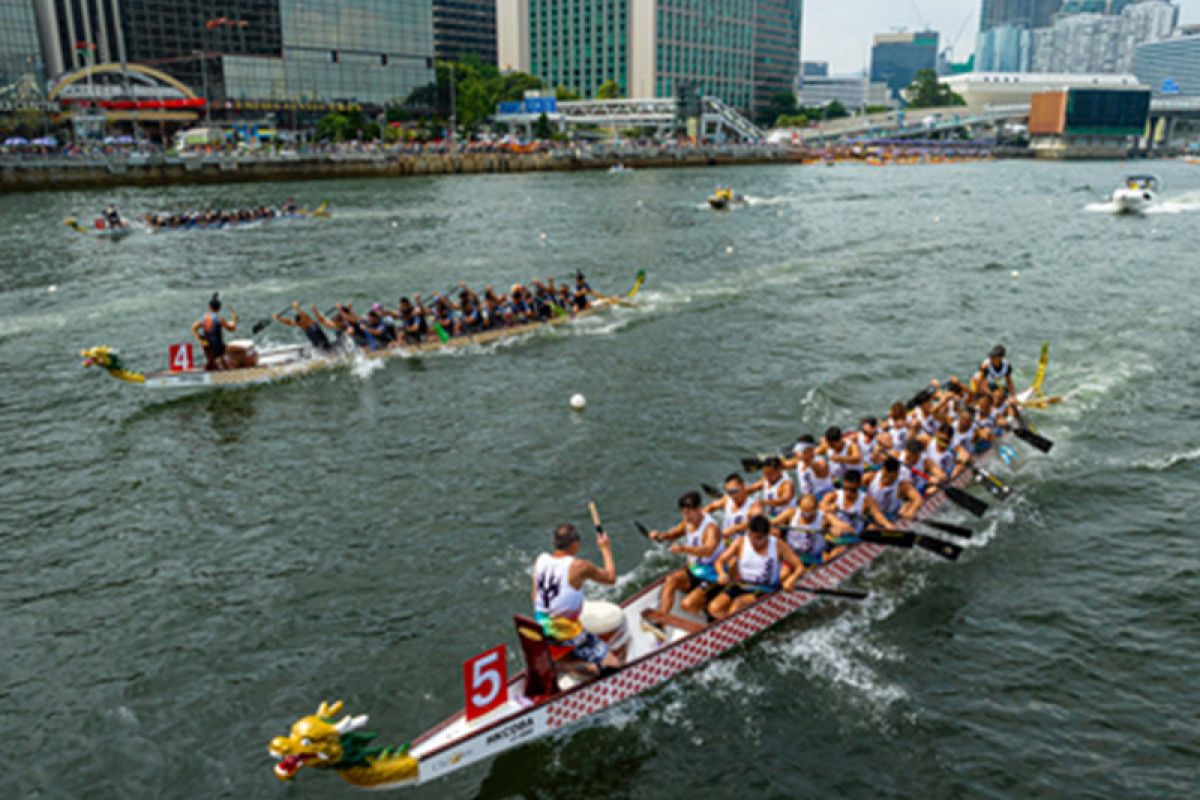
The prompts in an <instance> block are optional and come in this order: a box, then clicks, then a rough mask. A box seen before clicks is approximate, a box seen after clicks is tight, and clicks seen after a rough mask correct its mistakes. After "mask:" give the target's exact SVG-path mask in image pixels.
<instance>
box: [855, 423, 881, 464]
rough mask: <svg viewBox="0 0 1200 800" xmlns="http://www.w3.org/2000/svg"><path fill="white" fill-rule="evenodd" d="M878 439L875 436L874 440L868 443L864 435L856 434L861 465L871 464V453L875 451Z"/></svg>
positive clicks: (877, 436) (861, 433)
mask: <svg viewBox="0 0 1200 800" xmlns="http://www.w3.org/2000/svg"><path fill="white" fill-rule="evenodd" d="M878 439H879V435H878V434H876V435H875V437H874V438H872V439H871V440H870V441H868V440H867V436H866V434H865V433H863V432H862V431H859V432H858V453H859V456H860V457H861V459H862V461H861V463H863V464H870V463H871V453H872V452H873V451H874V450H875V444H876V442H877V441H878Z"/></svg>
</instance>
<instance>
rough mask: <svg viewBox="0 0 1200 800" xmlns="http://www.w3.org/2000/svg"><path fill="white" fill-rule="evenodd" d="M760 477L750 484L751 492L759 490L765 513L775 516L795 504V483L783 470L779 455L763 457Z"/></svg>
mask: <svg viewBox="0 0 1200 800" xmlns="http://www.w3.org/2000/svg"><path fill="white" fill-rule="evenodd" d="M762 474H763V476H762V478H761V479H760V480H758V481H756V482H755V483H754V484H753V485H752V486H750V491H751V492H759V500H760V501H761V502H762V504H763V506H764V507H765V508H764V512H763V513H765V514H767V515H769V516H775V515H777V514H781V513H783V512H784V511H785V510H786V509H789V508H793V507H794V506H795V505H796V485H795V484H794V483H792V479H791V478H789V477H788V475H787V473H786V472H784V471H783V460H782V459H780V458H779V456H770V457H768V458H765V459H763V466H762Z"/></svg>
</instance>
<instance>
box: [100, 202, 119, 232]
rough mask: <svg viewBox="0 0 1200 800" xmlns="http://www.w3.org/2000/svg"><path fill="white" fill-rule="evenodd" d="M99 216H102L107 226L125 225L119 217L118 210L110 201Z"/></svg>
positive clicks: (117, 226)
mask: <svg viewBox="0 0 1200 800" xmlns="http://www.w3.org/2000/svg"><path fill="white" fill-rule="evenodd" d="M101 216H102V217H104V221H105V222H106V223H108V227H110V228H122V227H124V226H125V221H124V220H123V219H121V214H120V212H118V211H117V209H116V206H114V205H113V204H112V203H109V204H108V205H107V206H105V207H104V212H103V213H102V214H101Z"/></svg>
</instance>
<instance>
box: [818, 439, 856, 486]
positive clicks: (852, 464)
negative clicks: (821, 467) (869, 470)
mask: <svg viewBox="0 0 1200 800" xmlns="http://www.w3.org/2000/svg"><path fill="white" fill-rule="evenodd" d="M817 455H823V456H825V457H826V458H827V459H829V471H830V474H831V475H832V476H833V482H834V483H835V484H836V483H837V482H838V481H839V480H841V478H842V476H843V475H845V474H846V470H850V469H861V466H862V453H861V452H860V451H859V449H858V442H857V441H855V437H853V436H845V435H843V434H842V429H841V428H839V427H837V426H836V425H834V426H833V427H831V428H830V429H829V430H827V431H825V437H824V438H823V439H822V440H821V446H820V447H818V448H817Z"/></svg>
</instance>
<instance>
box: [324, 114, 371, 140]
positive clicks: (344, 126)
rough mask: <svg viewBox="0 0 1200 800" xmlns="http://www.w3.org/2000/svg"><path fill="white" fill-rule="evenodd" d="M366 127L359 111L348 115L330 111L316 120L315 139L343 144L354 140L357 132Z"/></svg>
mask: <svg viewBox="0 0 1200 800" xmlns="http://www.w3.org/2000/svg"><path fill="white" fill-rule="evenodd" d="M366 126H367V121H366V120H365V119H364V118H363V115H362V112H360V111H355V112H352V113H349V114H338V113H337V112H335V111H330V112H329V113H328V114H326V115H325V116H323V117H321V118H320V119H319V120H317V138H318V139H322V140H324V141H332V142H344V141H346V140H348V139H354V138H356V137H357V136H358V133H359V131H361V130H364V129H365V128H366Z"/></svg>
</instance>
